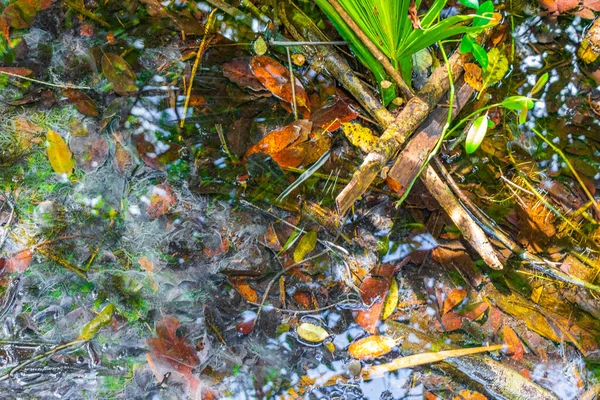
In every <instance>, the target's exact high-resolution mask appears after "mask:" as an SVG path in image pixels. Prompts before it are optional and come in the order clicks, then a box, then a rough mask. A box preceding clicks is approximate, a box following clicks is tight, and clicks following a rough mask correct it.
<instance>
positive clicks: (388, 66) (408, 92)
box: [327, 0, 415, 99]
mask: <svg viewBox="0 0 600 400" xmlns="http://www.w3.org/2000/svg"><path fill="white" fill-rule="evenodd" d="M327 1H328V2H329V4H331V6H332V7H333V8H334V9H335V11H337V13H338V14H339V15H340V17H342V19H343V20H344V22H346V24H348V26H349V27H350V29H352V31H353V32H354V33H355V34H356V36H358V38H359V39H360V41H361V42H363V44H364V45H365V47H366V48H367V49H369V51H370V52H371V54H373V56H374V57H375V58H376V59H377V61H379V62H380V63H381V65H382V66H383V68H384V69H385V71H386V72H387V73H388V74H390V76H391V77H392V79H393V80H394V82H396V84H397V85H398V87H399V88H400V90H401V91H402V93H404V95H405V96H406V98H407V99H410V98H412V97H414V95H415V92H414V91H413V90H412V89H411V88H410V87H409V86H408V85H407V84H406V82H404V79H402V76H401V75H400V73H399V72H398V71H397V70H396V68H394V66H393V65H392V63H391V62H390V60H389V59H388V58H387V57H386V56H385V54H383V53H382V52H381V50H379V48H378V47H377V46H375V44H374V43H373V42H372V41H371V39H369V37H368V36H367V35H366V34H365V33H364V32H363V30H362V29H360V27H359V26H358V25H357V24H356V22H354V20H353V19H352V17H351V16H350V15H348V13H347V12H346V10H345V9H344V7H342V5H341V4H340V3H339V2H338V1H337V0H327ZM392 1H393V0H392Z"/></svg>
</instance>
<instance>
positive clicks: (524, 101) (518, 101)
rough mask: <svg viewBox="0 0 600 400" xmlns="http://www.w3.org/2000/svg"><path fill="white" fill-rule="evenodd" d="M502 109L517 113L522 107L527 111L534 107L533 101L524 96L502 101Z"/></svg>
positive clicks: (511, 97)
mask: <svg viewBox="0 0 600 400" xmlns="http://www.w3.org/2000/svg"><path fill="white" fill-rule="evenodd" d="M500 105H502V107H505V108H508V109H509V110H515V111H519V110H521V109H522V108H523V107H526V108H527V109H528V110H531V109H532V108H533V106H534V103H533V100H532V99H531V98H529V97H526V96H510V97H507V98H506V99H504V101H502V103H500Z"/></svg>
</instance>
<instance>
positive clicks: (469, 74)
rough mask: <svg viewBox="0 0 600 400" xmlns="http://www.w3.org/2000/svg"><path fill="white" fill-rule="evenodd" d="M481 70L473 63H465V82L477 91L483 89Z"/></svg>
mask: <svg viewBox="0 0 600 400" xmlns="http://www.w3.org/2000/svg"><path fill="white" fill-rule="evenodd" d="M482 73H483V71H482V70H481V68H479V67H478V66H477V65H475V64H473V63H467V64H465V82H467V84H468V85H469V86H471V87H472V88H473V89H475V90H477V91H481V90H483V76H482Z"/></svg>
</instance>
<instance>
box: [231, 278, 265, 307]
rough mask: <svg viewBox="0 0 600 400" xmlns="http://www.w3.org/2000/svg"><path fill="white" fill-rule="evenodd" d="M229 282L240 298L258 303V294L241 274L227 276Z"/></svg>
mask: <svg viewBox="0 0 600 400" xmlns="http://www.w3.org/2000/svg"><path fill="white" fill-rule="evenodd" d="M229 283H230V284H231V286H233V288H234V289H235V290H236V291H237V292H238V293H239V294H240V296H242V298H243V299H244V300H246V301H249V302H250V303H258V294H257V293H256V290H254V289H252V287H250V285H249V284H248V280H247V279H246V278H245V277H243V276H231V277H229Z"/></svg>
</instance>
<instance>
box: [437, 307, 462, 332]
mask: <svg viewBox="0 0 600 400" xmlns="http://www.w3.org/2000/svg"><path fill="white" fill-rule="evenodd" d="M462 322H463V317H461V316H460V315H458V314H457V313H455V312H454V311H451V312H449V313H447V314H444V315H442V324H443V325H444V329H445V331H446V332H452V331H455V330H457V329H460V327H461V326H462Z"/></svg>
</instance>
